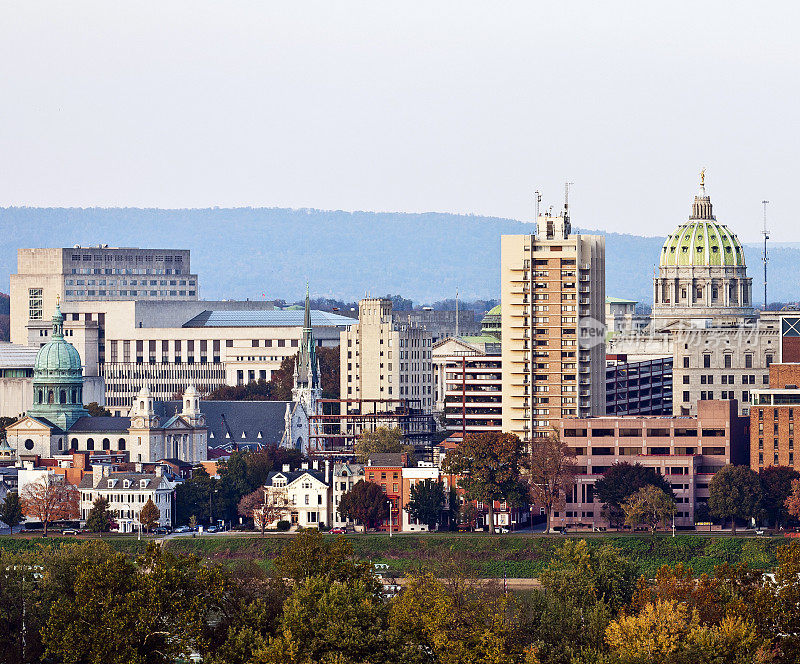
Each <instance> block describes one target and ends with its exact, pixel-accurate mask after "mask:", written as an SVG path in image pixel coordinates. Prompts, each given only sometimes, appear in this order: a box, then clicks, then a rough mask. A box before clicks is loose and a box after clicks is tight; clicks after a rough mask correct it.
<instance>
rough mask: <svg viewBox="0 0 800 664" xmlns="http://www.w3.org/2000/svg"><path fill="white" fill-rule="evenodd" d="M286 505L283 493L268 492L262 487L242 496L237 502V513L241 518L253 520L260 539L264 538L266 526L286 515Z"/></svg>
mask: <svg viewBox="0 0 800 664" xmlns="http://www.w3.org/2000/svg"><path fill="white" fill-rule="evenodd" d="M287 504H288V503H287V498H286V495H285V494H284V493H280V494H279V493H277V492H274V491H273V492H270V491H267V490H266V489H264V488H263V487H262V488H261V489H256V490H255V491H253V492H252V493H248V494H247V495H246V496H243V497H242V499H241V500H240V501H239V506H238V511H239V514H240V515H241V516H244V517H247V518H249V519H253V524H254V525H255V526H256V528H259V529H260V530H261V537H264V530H266V528H267V525H268V524H270V523H273V522H274V521H277V520H278V519H280V518H281V517H282V516H283V515H284V514H286V512H287V509H288V508H287Z"/></svg>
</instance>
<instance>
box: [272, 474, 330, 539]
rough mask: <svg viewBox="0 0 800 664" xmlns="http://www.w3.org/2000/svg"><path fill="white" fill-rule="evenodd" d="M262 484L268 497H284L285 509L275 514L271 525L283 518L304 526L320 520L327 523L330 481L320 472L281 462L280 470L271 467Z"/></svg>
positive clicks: (314, 523)
mask: <svg viewBox="0 0 800 664" xmlns="http://www.w3.org/2000/svg"><path fill="white" fill-rule="evenodd" d="M264 488H265V489H266V491H267V500H269V501H274V502H278V501H279V500H283V499H284V498H285V500H286V507H287V513H286V514H284V515H281V516H279V517H278V518H276V519H275V520H274V521H273V523H272V524H269V525H270V526H276V525H277V523H278V521H280V520H282V519H285V520H288V521H291V523H292V526H302V527H303V528H319V524H320V523H324V524H327V523H329V514H330V485H329V484H328V483H327V482H326V481H325V475H324V474H323V473H322V472H320V471H318V470H310V469H308V468H303V469H301V470H294V471H293V470H289V466H284V467H283V470H281V471H271V472H270V473H269V474H268V475H267V481H266V482H265V484H264Z"/></svg>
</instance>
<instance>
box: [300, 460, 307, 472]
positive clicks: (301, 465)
mask: <svg viewBox="0 0 800 664" xmlns="http://www.w3.org/2000/svg"><path fill="white" fill-rule="evenodd" d="M300 468H302V469H303V470H308V461H303V463H301V464H300Z"/></svg>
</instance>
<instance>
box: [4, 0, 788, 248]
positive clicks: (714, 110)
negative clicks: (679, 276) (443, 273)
mask: <svg viewBox="0 0 800 664" xmlns="http://www.w3.org/2000/svg"><path fill="white" fill-rule="evenodd" d="M126 7H127V8H126ZM799 14H800V7H798V3H796V2H792V3H790V2H786V3H778V2H770V3H756V2H749V3H741V2H736V3H734V2H730V1H727V2H718V3H714V2H703V3H699V2H686V3H676V2H668V3H662V4H660V5H657V4H656V3H653V2H624V3H614V2H608V1H606V2H596V1H595V2H586V3H579V2H569V3H564V2H551V3H540V2H533V1H532V0H528V1H526V2H519V3H515V2H502V3H501V2H491V3H490V2H483V3H473V2H466V1H465V0H458V1H457V2H430V1H426V2H409V1H408V0H406V1H404V2H398V3H388V2H375V1H374V0H373V1H370V2H364V3H356V2H344V1H342V0H337V1H335V2H330V1H326V2H297V1H292V2H284V3H280V4H278V3H271V2H264V1H260V2H233V1H226V2H201V1H198V0H192V1H191V2H154V3H148V2H141V1H139V2H136V3H130V4H128V5H127V6H126V5H124V4H123V3H117V2H107V1H103V2H81V3H73V2H52V3H39V2H31V1H29V0H26V1H24V2H19V3H7V2H3V3H2V4H0V206H4V205H46V206H50V205H69V206H93V205H102V206H119V205H135V206H157V207H204V206H213V205H219V206H248V205H253V206H270V207H271V206H287V207H316V208H326V209H345V210H392V211H448V212H468V213H478V214H490V215H497V216H507V217H512V218H518V219H524V218H528V217H530V216H531V215H532V214H533V203H532V197H533V191H534V189H537V188H538V189H540V190H542V192H543V193H544V197H545V200H544V203H545V204H551V203H552V204H560V203H561V202H562V200H563V189H564V185H563V183H564V181H565V180H570V181H572V182H574V183H575V184H574V186H573V188H572V196H571V202H572V210H573V222H574V223H575V224H577V225H579V226H582V227H588V228H605V229H607V230H614V231H621V232H634V233H641V234H652V235H655V234H665V233H667V232H668V231H670V230H671V229H672V228H673V227H674V226H675V225H677V223H679V222H680V221H682V220H683V219H684V218H685V217H686V216H687V214H688V211H689V207H690V203H691V198H692V196H693V194H694V190H695V189H696V186H697V177H698V176H697V173H698V171H699V169H700V168H701V167H702V166H705V167H706V168H707V173H708V177H707V187H708V191H709V193H710V194H711V196H712V201H713V202H714V204H715V212H716V214H717V218H718V219H719V220H720V221H723V222H726V223H728V224H729V225H730V226H731V227H732V228H733V229H734V230H735V231H737V232H738V233H739V235H740V236H741V237H742V239H743V240H745V241H751V240H755V239H757V236H758V231H759V230H760V228H759V227H760V219H761V200H762V199H763V198H768V199H769V200H770V201H771V206H770V226H771V227H772V230H773V238H774V239H775V240H784V241H800V224H798V223H797V222H796V214H795V213H796V211H797V210H798V209H800V187H798V185H797V182H798V176H799V175H800V169H799V168H798V166H799V165H800V164H799V163H798V162H799V161H800V156H799V155H800V140H798V139H800V128H799V127H798V122H800V68H799V67H798V64H799V63H798V60H799V59H800V46H799V45H798V38H797V35H798V28H800V21H799V20H798V18H800V16H799Z"/></svg>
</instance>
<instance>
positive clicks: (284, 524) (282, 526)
mask: <svg viewBox="0 0 800 664" xmlns="http://www.w3.org/2000/svg"><path fill="white" fill-rule="evenodd" d="M291 527H292V522H291V521H286V520H284V519H281V520H280V521H278V530H279V531H280V532H282V533H285V532H286V531H287V530H289V528H291Z"/></svg>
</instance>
